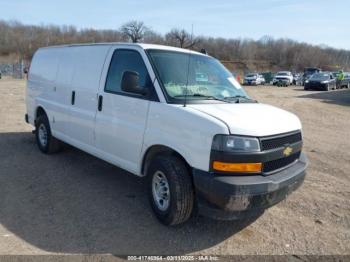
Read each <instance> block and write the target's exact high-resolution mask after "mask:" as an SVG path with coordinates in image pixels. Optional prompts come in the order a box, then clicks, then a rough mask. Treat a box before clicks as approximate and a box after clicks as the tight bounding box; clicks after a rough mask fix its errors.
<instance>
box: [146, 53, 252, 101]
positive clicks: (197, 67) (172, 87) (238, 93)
mask: <svg viewBox="0 0 350 262" xmlns="http://www.w3.org/2000/svg"><path fill="white" fill-rule="evenodd" d="M147 52H148V54H149V56H150V58H151V59H150V60H151V62H152V64H153V67H154V69H155V70H156V72H157V74H158V77H159V80H160V82H161V84H162V85H163V88H164V90H165V91H166V95H167V98H168V100H170V102H175V103H176V102H179V103H180V102H181V100H182V101H183V100H184V99H185V96H187V97H186V99H187V100H189V101H193V100H212V99H215V100H226V99H227V100H229V99H231V98H236V97H240V98H247V99H249V97H248V96H247V94H246V93H245V91H244V90H243V89H242V87H241V85H240V84H239V83H238V82H237V81H236V79H235V78H234V76H233V75H232V74H231V73H230V72H229V71H228V70H227V69H226V68H225V67H224V66H223V65H222V64H221V63H220V62H219V61H217V60H216V59H214V58H212V57H208V56H204V55H199V54H193V53H192V54H188V53H182V52H176V51H166V50H153V49H151V50H147Z"/></svg>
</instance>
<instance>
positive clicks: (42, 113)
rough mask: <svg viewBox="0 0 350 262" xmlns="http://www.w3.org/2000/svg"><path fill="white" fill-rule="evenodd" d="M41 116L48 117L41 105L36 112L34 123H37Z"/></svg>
mask: <svg viewBox="0 0 350 262" xmlns="http://www.w3.org/2000/svg"><path fill="white" fill-rule="evenodd" d="M41 115H46V116H47V113H46V111H45V109H44V107H43V106H41V105H39V106H37V108H36V110H35V115H34V117H35V118H34V122H35V121H36V119H37V118H38V117H39V116H41Z"/></svg>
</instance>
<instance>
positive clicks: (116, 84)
mask: <svg viewBox="0 0 350 262" xmlns="http://www.w3.org/2000/svg"><path fill="white" fill-rule="evenodd" d="M125 71H135V72H137V73H138V74H139V86H140V87H151V86H152V83H151V79H150V77H149V75H148V72H147V68H146V66H145V64H144V62H143V59H142V57H141V55H140V54H139V52H137V51H135V50H126V49H120V50H118V49H117V50H116V51H115V52H114V54H113V57H112V61H111V64H110V66H109V69H108V75H107V80H106V85H105V91H107V92H112V93H124V94H126V93H125V92H123V91H122V90H121V80H122V76H123V73H124V72H125Z"/></svg>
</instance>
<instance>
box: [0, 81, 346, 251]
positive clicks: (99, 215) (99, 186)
mask: <svg viewBox="0 0 350 262" xmlns="http://www.w3.org/2000/svg"><path fill="white" fill-rule="evenodd" d="M247 91H248V93H249V94H251V96H252V97H254V98H255V99H258V100H259V101H260V102H263V103H269V104H273V105H276V106H279V107H282V108H284V109H287V110H290V111H292V112H294V113H295V114H297V115H298V116H299V117H300V118H301V121H302V123H303V127H304V140H305V146H304V151H305V152H306V153H307V155H308V157H309V159H310V166H309V169H308V175H307V178H306V181H305V183H304V185H303V186H302V187H301V188H300V189H299V190H298V191H297V192H295V193H293V194H292V195H291V196H290V197H289V198H288V199H287V200H285V201H283V202H281V203H279V204H278V205H277V206H274V207H272V208H271V209H269V210H268V211H266V212H265V213H264V214H263V215H262V216H261V217H259V218H258V219H257V220H255V221H245V222H242V221H241V222H237V221H236V222H220V221H213V220H210V219H206V218H203V217H199V218H196V219H193V220H191V221H190V222H189V223H187V224H185V225H184V226H181V227H177V228H167V227H164V226H162V225H161V224H159V223H158V222H157V220H156V218H155V217H154V216H153V214H152V212H151V209H150V208H149V205H148V202H147V198H146V194H145V190H144V187H143V184H142V182H143V179H140V178H137V177H135V176H131V175H129V174H127V173H126V172H125V171H122V170H120V169H118V168H116V167H114V166H112V165H109V164H107V163H105V162H103V161H101V160H99V159H97V158H95V157H92V156H90V155H88V154H86V153H83V152H81V151H79V150H77V149H74V148H67V149H65V150H64V151H63V152H62V153H60V154H57V155H52V156H46V155H43V154H41V153H40V152H39V150H38V149H37V147H36V145H35V141H34V136H33V135H32V134H31V130H32V129H31V127H30V126H29V125H27V124H25V123H24V119H23V117H24V113H25V106H24V93H25V82H24V81H21V80H10V79H1V80H0V94H1V95H0V104H1V107H0V254H45V253H46V254H47V253H69V254H77V253H79V254H81V253H112V254H119V255H122V254H189V253H196V254H217V255H218V254H221V255H223V254H290V253H293V254H350V171H349V170H350V90H346V91H344V90H340V91H333V92H318V91H304V90H302V89H301V88H300V87H298V88H297V87H291V88H276V87H251V88H247Z"/></svg>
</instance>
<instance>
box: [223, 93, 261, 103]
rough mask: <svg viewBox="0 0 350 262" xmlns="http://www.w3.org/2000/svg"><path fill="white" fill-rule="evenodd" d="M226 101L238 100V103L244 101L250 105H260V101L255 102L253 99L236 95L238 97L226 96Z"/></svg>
mask: <svg viewBox="0 0 350 262" xmlns="http://www.w3.org/2000/svg"><path fill="white" fill-rule="evenodd" d="M224 99H226V100H231V99H235V100H236V103H241V102H243V101H245V103H246V102H249V103H258V101H256V100H254V99H251V98H249V97H246V96H241V95H236V96H226V97H224ZM242 99H243V100H242Z"/></svg>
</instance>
